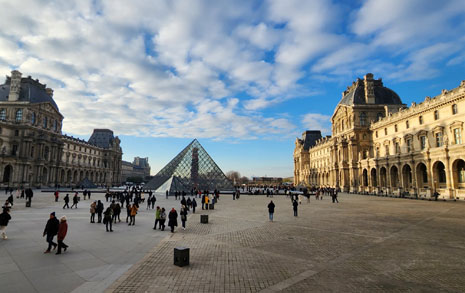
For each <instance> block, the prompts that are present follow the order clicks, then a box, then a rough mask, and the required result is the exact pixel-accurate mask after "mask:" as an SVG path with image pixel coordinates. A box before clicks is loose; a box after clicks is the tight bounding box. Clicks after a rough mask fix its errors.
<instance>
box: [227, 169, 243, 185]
mask: <svg viewBox="0 0 465 293" xmlns="http://www.w3.org/2000/svg"><path fill="white" fill-rule="evenodd" d="M226 177H228V178H229V180H231V181H232V182H233V183H234V184H238V183H239V179H240V178H241V174H240V173H239V172H237V171H229V172H227V173H226Z"/></svg>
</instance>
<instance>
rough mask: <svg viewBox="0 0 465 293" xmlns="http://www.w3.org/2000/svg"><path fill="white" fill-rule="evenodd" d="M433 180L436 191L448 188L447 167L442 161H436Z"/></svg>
mask: <svg viewBox="0 0 465 293" xmlns="http://www.w3.org/2000/svg"><path fill="white" fill-rule="evenodd" d="M433 180H434V187H435V188H436V189H438V188H439V189H444V188H446V187H447V175H446V167H445V166H444V163H443V162H441V161H436V162H434V164H433Z"/></svg>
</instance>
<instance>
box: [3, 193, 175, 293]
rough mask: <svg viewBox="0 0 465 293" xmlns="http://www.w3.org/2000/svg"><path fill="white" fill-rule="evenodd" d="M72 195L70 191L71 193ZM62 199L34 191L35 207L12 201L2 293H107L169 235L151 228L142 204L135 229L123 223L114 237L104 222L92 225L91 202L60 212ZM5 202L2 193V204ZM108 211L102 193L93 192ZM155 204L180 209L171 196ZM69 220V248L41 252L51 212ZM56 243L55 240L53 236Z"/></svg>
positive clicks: (116, 227)
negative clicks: (107, 289)
mask: <svg viewBox="0 0 465 293" xmlns="http://www.w3.org/2000/svg"><path fill="white" fill-rule="evenodd" d="M70 194H71V195H72V193H70ZM63 196H64V194H63V193H61V196H60V201H59V202H55V201H54V196H53V193H47V192H44V193H43V192H40V191H38V190H35V192H34V197H33V200H32V207H31V208H26V207H25V200H24V199H16V198H15V199H14V206H13V209H12V211H11V216H12V220H11V221H10V223H9V224H8V229H7V235H8V239H7V240H2V239H0V292H1V293H4V292H5V293H8V292H20V293H29V292H47V293H49V292H78V293H81V292H92V293H94V292H103V291H104V290H105V289H106V288H107V287H108V286H109V285H111V284H112V283H113V282H114V281H115V280H117V279H118V277H120V276H121V275H122V274H123V273H124V272H126V271H127V270H128V269H129V268H130V267H131V266H132V265H133V264H135V263H136V262H137V261H138V260H140V259H141V258H143V257H144V256H145V255H146V254H147V252H149V251H150V250H151V249H152V248H153V247H154V246H156V245H157V244H158V242H159V241H160V240H162V239H163V238H164V237H166V236H167V235H169V233H168V232H166V231H165V232H161V231H154V230H153V229H152V227H153V223H154V218H155V211H154V210H147V209H146V204H142V205H141V208H140V209H139V213H138V215H137V217H136V225H135V226H130V227H129V226H128V225H127V224H126V223H125V219H126V217H125V215H126V210H125V209H124V210H123V211H122V215H123V217H122V220H123V221H122V222H121V223H116V224H114V225H113V230H114V231H115V232H113V233H107V232H105V226H104V225H103V224H97V223H96V224H91V223H89V219H90V213H89V206H90V204H91V201H90V200H85V201H84V200H83V198H82V197H81V201H80V202H79V204H78V209H66V210H64V209H62V206H63V201H62V199H63ZM6 198H7V195H5V194H4V193H3V192H2V193H0V202H2V203H4V202H5V200H6ZM94 199H95V200H97V199H100V200H102V201H103V203H104V205H105V207H107V206H108V205H109V204H110V203H109V202H105V199H104V194H101V193H93V194H92V200H94ZM156 204H157V205H160V206H164V207H165V208H171V207H172V206H175V207H176V208H177V207H178V206H179V203H178V202H177V201H175V200H174V199H173V198H170V199H168V200H167V199H165V198H164V197H157V202H156ZM53 211H55V212H56V215H57V217H58V218H59V217H60V216H61V215H66V216H67V218H68V226H69V230H68V235H67V236H66V239H65V243H67V244H68V245H69V246H70V248H69V249H68V251H67V252H65V253H63V254H62V255H55V254H54V253H50V254H43V251H44V250H45V249H46V247H47V243H46V240H45V238H44V237H42V232H43V230H44V227H45V223H46V221H47V219H48V218H49V214H50V213H51V212H53ZM55 242H56V238H55Z"/></svg>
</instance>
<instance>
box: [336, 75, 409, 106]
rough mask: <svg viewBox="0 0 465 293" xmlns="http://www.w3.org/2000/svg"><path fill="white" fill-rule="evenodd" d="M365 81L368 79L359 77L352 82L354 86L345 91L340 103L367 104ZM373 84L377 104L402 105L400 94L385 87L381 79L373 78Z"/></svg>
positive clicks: (350, 104)
mask: <svg viewBox="0 0 465 293" xmlns="http://www.w3.org/2000/svg"><path fill="white" fill-rule="evenodd" d="M365 82H366V81H364V80H362V79H360V78H357V80H356V81H355V82H354V83H352V86H350V87H349V88H348V89H347V90H346V91H345V92H344V93H343V97H342V99H341V101H340V102H339V104H340V105H346V106H354V105H366V104H367V103H366V99H365V98H366V97H365ZM373 86H374V88H373V90H374V95H375V104H376V105H402V100H401V99H400V97H399V95H397V94H396V92H394V91H393V90H391V89H390V88H387V87H385V86H384V85H383V82H382V80H381V79H377V80H373Z"/></svg>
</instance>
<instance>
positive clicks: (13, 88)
mask: <svg viewBox="0 0 465 293" xmlns="http://www.w3.org/2000/svg"><path fill="white" fill-rule="evenodd" d="M21 75H22V74H21V72H19V71H18V70H13V71H12V72H11V82H10V94H9V95H8V101H13V102H14V101H17V100H19V92H20V90H21Z"/></svg>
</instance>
